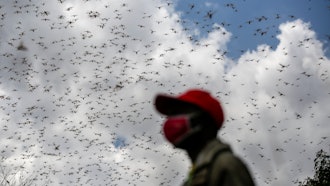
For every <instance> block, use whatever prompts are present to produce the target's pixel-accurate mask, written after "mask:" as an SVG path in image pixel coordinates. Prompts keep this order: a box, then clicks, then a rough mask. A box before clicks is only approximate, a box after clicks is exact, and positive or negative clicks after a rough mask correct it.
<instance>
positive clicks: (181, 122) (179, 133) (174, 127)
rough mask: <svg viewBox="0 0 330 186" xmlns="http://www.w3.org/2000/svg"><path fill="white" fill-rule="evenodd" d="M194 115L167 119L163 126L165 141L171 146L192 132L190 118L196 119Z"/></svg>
mask: <svg viewBox="0 0 330 186" xmlns="http://www.w3.org/2000/svg"><path fill="white" fill-rule="evenodd" d="M196 115H198V114H196V113H194V114H185V115H178V116H171V117H168V118H167V120H166V121H165V123H164V125H163V130H164V134H165V137H166V139H167V140H168V141H169V142H171V143H172V144H176V143H177V142H178V141H180V139H181V138H182V137H184V135H186V134H187V133H188V132H189V131H190V130H192V128H193V127H192V124H191V121H192V118H193V117H196Z"/></svg>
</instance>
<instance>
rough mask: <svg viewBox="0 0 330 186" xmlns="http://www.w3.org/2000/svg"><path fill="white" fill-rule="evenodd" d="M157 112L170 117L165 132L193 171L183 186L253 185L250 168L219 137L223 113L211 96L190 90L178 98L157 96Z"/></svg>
mask: <svg viewBox="0 0 330 186" xmlns="http://www.w3.org/2000/svg"><path fill="white" fill-rule="evenodd" d="M155 106H156V109H157V110H158V111H159V112H160V113H161V114H164V115H166V116H167V118H166V120H165V122H164V125H163V132H164V135H165V137H166V139H167V140H168V141H169V142H170V143H172V144H173V145H174V146H175V147H176V148H180V149H183V150H186V152H187V153H188V155H189V157H190V159H191V161H192V168H191V171H190V173H189V176H188V178H187V180H186V181H185V183H184V184H183V185H184V186H197V185H198V186H202V185H203V186H204V185H205V186H243V185H244V186H253V185H254V182H253V180H252V177H251V175H250V173H249V170H248V168H247V167H246V165H245V164H244V163H243V162H242V160H241V159H239V158H238V157H237V156H235V155H234V154H233V152H232V150H231V148H230V146H229V145H228V144H225V143H223V142H222V141H221V140H220V139H218V138H217V134H218V130H219V129H220V128H221V126H222V125H223V121H224V114H223V110H222V107H221V105H220V102H219V101H217V100H216V99H215V98H213V97H212V96H211V95H210V93H208V92H207V91H204V90H200V89H191V90H188V91H187V92H185V93H183V94H181V95H179V96H170V95H165V94H158V95H157V96H156V99H155Z"/></svg>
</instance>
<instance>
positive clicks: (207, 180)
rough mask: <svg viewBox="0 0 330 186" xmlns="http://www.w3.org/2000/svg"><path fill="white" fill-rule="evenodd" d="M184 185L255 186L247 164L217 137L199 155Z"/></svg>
mask: <svg viewBox="0 0 330 186" xmlns="http://www.w3.org/2000/svg"><path fill="white" fill-rule="evenodd" d="M184 186H254V183H253V180H252V178H251V175H250V173H249V171H248V169H247V167H246V165H245V164H244V163H243V162H242V161H241V160H240V159H239V158H238V157H236V156H234V154H233V153H232V151H231V149H230V147H229V146H228V145H226V144H224V143H222V142H221V141H220V140H218V139H215V140H213V141H211V142H210V143H209V144H207V145H206V147H204V149H203V150H202V151H201V152H200V153H199V155H198V156H197V159H196V162H195V165H194V168H193V169H192V171H191V173H190V176H189V178H188V180H187V181H186V182H185V183H184Z"/></svg>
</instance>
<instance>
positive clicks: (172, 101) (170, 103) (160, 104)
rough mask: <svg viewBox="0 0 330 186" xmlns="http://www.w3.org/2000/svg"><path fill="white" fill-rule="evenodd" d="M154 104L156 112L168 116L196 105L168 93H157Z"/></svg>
mask: <svg viewBox="0 0 330 186" xmlns="http://www.w3.org/2000/svg"><path fill="white" fill-rule="evenodd" d="M155 106H156V109H157V111H158V112H160V113H162V114H164V115H168V116H170V115H176V114H181V113H184V112H185V111H186V110H191V109H192V108H193V107H196V105H194V104H192V103H189V102H186V101H183V100H180V99H178V98H176V97H171V96H168V95H157V96H156V100H155ZM196 108H197V107H196Z"/></svg>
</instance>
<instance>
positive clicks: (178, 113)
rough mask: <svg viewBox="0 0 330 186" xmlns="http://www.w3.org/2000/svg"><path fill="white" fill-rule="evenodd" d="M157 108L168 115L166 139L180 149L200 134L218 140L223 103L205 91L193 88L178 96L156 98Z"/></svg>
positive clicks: (165, 125) (165, 131) (158, 96)
mask: <svg viewBox="0 0 330 186" xmlns="http://www.w3.org/2000/svg"><path fill="white" fill-rule="evenodd" d="M155 105H156V109H157V110H158V111H159V112H160V113H162V114H164V115H166V116H168V118H167V120H166V121H165V123H164V127H163V129H164V133H165V137H166V138H167V139H168V140H169V141H170V142H171V143H173V144H174V145H175V146H177V147H180V146H181V145H182V144H184V143H187V140H188V141H189V140H191V139H192V138H196V137H197V138H199V137H202V136H201V135H207V136H210V137H212V138H214V137H216V134H217V131H218V129H219V128H220V127H221V126H222V123H223V120H224V116H223V110H222V108H221V105H220V103H219V102H218V101H217V100H216V99H215V98H213V97H212V96H211V95H210V94H209V93H208V92H206V91H204V90H199V89H192V90H188V91H187V92H185V93H183V94H181V95H179V96H169V95H162V94H161V95H157V97H156V100H155Z"/></svg>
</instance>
